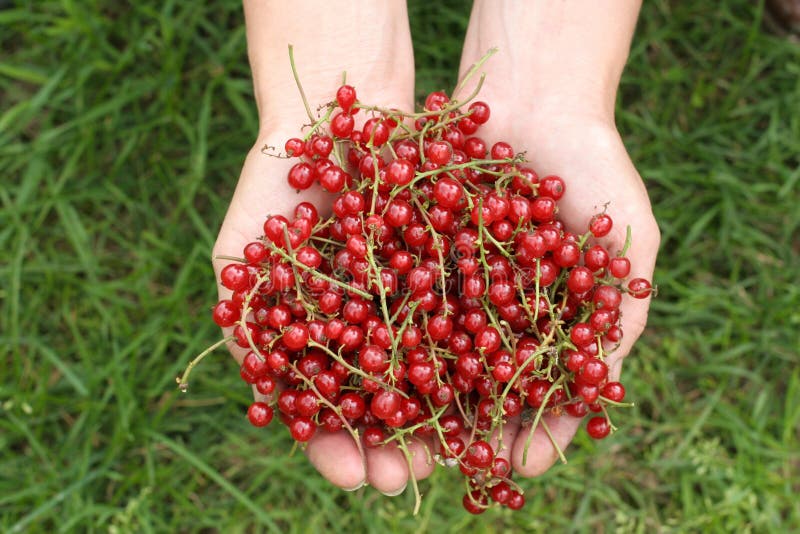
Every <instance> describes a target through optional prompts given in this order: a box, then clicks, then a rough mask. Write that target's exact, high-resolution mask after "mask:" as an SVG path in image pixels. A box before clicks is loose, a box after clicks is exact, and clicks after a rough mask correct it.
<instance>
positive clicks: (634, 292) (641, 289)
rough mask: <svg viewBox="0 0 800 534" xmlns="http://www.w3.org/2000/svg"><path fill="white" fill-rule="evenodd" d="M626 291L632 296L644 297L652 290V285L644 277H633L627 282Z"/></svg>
mask: <svg viewBox="0 0 800 534" xmlns="http://www.w3.org/2000/svg"><path fill="white" fill-rule="evenodd" d="M628 291H629V293H630V295H631V296H632V297H634V298H637V299H646V298H647V297H649V296H650V294H651V293H652V292H653V287H652V286H651V285H650V282H649V281H648V280H646V279H644V278H634V279H633V280H631V281H630V282H628Z"/></svg>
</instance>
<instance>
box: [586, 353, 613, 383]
mask: <svg viewBox="0 0 800 534" xmlns="http://www.w3.org/2000/svg"><path fill="white" fill-rule="evenodd" d="M607 376H608V365H606V363H605V362H604V361H603V360H601V359H599V358H592V359H590V360H589V361H587V362H586V363H585V364H583V368H582V369H581V372H580V379H581V381H582V382H585V383H587V384H593V385H600V384H601V383H602V382H603V380H605V379H606V377H607Z"/></svg>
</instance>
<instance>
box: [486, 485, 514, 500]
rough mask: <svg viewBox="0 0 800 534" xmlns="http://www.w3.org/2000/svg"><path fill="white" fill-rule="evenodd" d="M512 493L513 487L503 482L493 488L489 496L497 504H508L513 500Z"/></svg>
mask: <svg viewBox="0 0 800 534" xmlns="http://www.w3.org/2000/svg"><path fill="white" fill-rule="evenodd" d="M511 492H512V490H511V486H509V485H508V482H505V481H502V482H498V483H497V484H495V485H494V486H492V487H491V489H490V490H489V495H490V496H491V498H492V500H493V501H494V502H496V503H497V504H506V503H507V502H508V500H509V499H510V498H511Z"/></svg>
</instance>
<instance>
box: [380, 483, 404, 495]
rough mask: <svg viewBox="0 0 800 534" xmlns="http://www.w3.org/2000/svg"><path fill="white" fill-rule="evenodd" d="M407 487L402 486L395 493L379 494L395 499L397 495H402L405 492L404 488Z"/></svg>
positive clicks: (385, 492) (384, 492)
mask: <svg viewBox="0 0 800 534" xmlns="http://www.w3.org/2000/svg"><path fill="white" fill-rule="evenodd" d="M407 485H408V484H403V487H402V488H400V489H398V490H396V491H382V492H381V493H383V494H384V495H386V496H387V497H397V496H398V495H400V494H401V493H403V492H404V491H405V490H406V486H407Z"/></svg>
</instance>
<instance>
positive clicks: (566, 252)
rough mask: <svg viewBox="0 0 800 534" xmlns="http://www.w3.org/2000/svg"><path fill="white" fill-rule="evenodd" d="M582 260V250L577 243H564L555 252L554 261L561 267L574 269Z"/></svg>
mask: <svg viewBox="0 0 800 534" xmlns="http://www.w3.org/2000/svg"><path fill="white" fill-rule="evenodd" d="M580 259H581V249H580V247H578V244H577V243H574V242H571V241H562V242H561V245H559V246H558V248H556V249H555V250H554V251H553V261H555V262H556V265H558V266H559V267H573V266H575V265H577V264H578V261H579V260H580Z"/></svg>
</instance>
